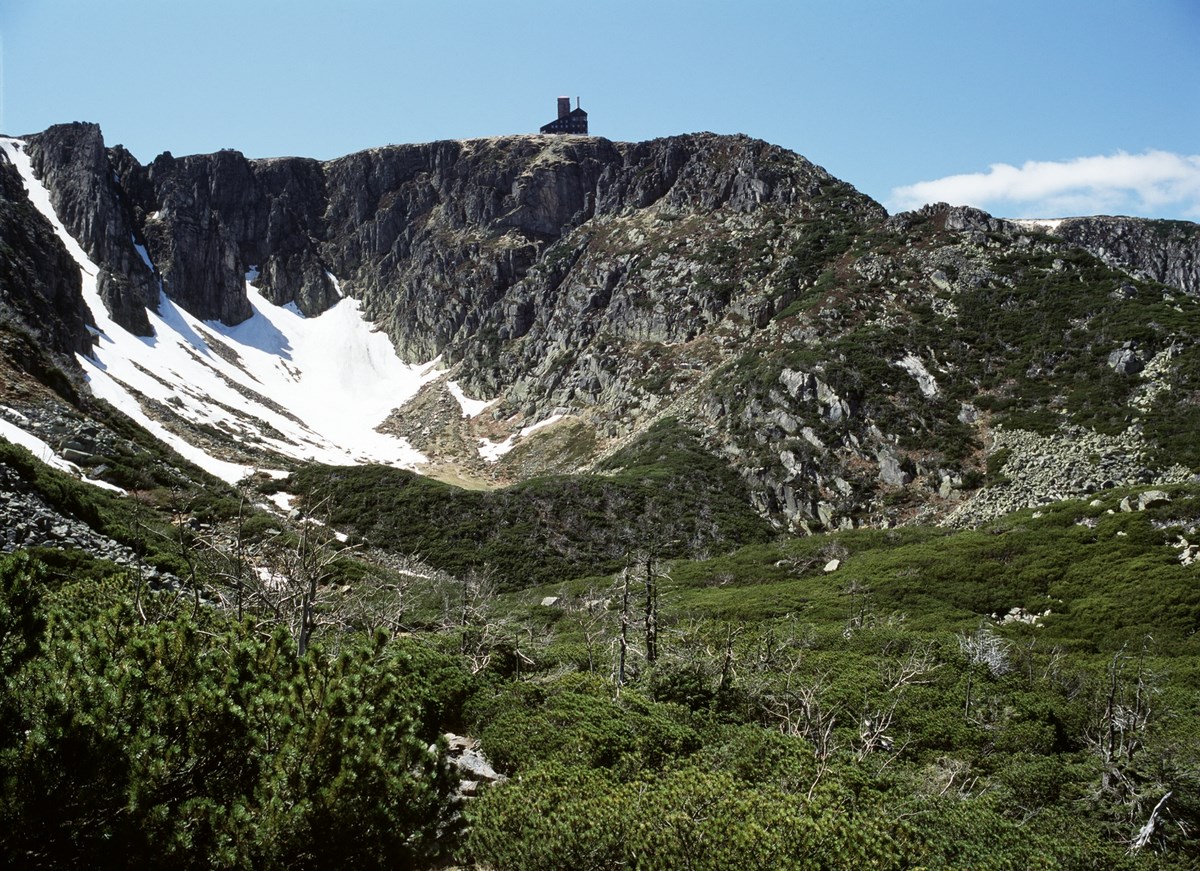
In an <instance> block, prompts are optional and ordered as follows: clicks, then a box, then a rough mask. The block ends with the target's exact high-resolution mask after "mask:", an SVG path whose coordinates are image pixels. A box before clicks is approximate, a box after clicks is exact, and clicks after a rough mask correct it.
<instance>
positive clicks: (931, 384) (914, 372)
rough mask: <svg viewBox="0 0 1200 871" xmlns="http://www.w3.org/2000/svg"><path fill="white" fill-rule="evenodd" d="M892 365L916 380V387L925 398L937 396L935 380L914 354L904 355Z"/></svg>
mask: <svg viewBox="0 0 1200 871" xmlns="http://www.w3.org/2000/svg"><path fill="white" fill-rule="evenodd" d="M892 365H893V366H899V367H900V368H901V369H903V370H904V371H905V372H907V373H908V374H909V375H911V376H912V377H913V378H915V379H917V387H919V388H920V389H921V393H922V394H924V395H925V396H926V397H930V396H937V393H938V384H937V380H936V379H935V378H934V377H933V376H932V375H930V374H929V370H928V369H926V368H925V364H924V363H922V362H921V358H920V357H917V356H916V355H915V354H905V355H904V356H903V357H901V358H900V359H899V360H897V361H896V362H895V363H893V364H892Z"/></svg>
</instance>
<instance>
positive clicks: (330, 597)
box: [0, 124, 1200, 871]
mask: <svg viewBox="0 0 1200 871" xmlns="http://www.w3.org/2000/svg"><path fill="white" fill-rule="evenodd" d="M1198 247H1200V227H1197V226H1196V225H1194V224H1187V223H1183V222H1164V221H1147V220H1137V219H1130V218H1118V217H1090V218H1067V219H1055V220H1042V221H1008V220H1003V219H999V218H995V217H993V216H990V215H987V214H985V213H983V212H981V211H978V210H975V209H969V208H959V207H951V206H948V205H945V204H934V205H929V206H926V207H925V208H922V209H919V210H916V211H913V212H906V213H903V214H899V215H888V214H886V212H885V211H884V209H883V208H882V207H881V206H879V205H878V204H877V203H874V202H872V201H871V200H870V199H869V198H867V197H864V196H863V195H861V194H860V193H858V192H857V191H855V190H854V188H852V187H851V186H850V185H848V184H846V183H845V182H842V181H839V180H837V179H835V178H832V177H831V176H829V175H828V174H827V173H826V172H824V171H823V170H822V169H820V168H819V167H816V166H813V165H812V164H811V163H809V162H808V161H806V160H805V159H804V158H802V157H800V156H798V155H795V154H792V153H790V152H787V151H785V150H783V149H780V148H777V147H774V146H771V145H768V144H766V143H763V142H759V141H756V140H752V139H749V138H746V137H742V136H732V137H731V136H715V135H711V134H695V135H689V136H679V137H672V138H669V139H663V140H656V141H653V142H646V143H614V142H608V141H606V140H603V139H598V138H589V137H577V136H572V137H553V136H545V137H542V136H515V137H502V138H496V139H488V140H473V141H467V142H440V143H429V144H424V145H404V146H392V147H388V148H380V149H373V150H370V151H366V152H362V153H360V154H354V155H349V156H347V157H344V158H340V159H338V160H333V161H328V162H319V161H313V160H305V159H301V158H280V159H273V160H248V159H246V158H245V157H243V156H242V155H240V154H238V153H237V152H233V151H223V152H219V153H217V154H212V155H198V156H191V157H183V158H174V157H172V156H171V155H169V154H167V155H162V156H160V157H159V158H157V159H155V160H154V161H153V162H151V163H150V164H149V165H148V166H142V165H141V164H139V163H138V162H137V161H136V160H135V159H134V158H133V156H132V155H130V154H129V153H128V152H127V151H126V150H125V149H123V148H121V147H120V146H117V147H108V146H106V145H105V143H104V141H103V138H102V136H101V134H100V131H99V128H97V127H96V126H95V125H86V124H72V125H62V126H58V127H54V128H51V129H50V130H47V131H45V132H44V133H40V134H35V135H32V136H28V137H24V138H22V139H9V138H0V551H3V553H2V554H0V779H2V780H3V782H4V785H5V788H4V789H3V790H0V819H2V821H3V822H2V824H0V856H3V857H5V859H6V860H7V864H9V865H12V866H14V867H23V868H24V867H30V868H39V867H47V868H55V867H64V866H74V865H85V866H97V867H108V866H111V865H122V864H124V865H129V864H137V865H139V866H146V867H158V866H164V865H172V866H174V865H180V866H181V867H191V866H192V865H195V866H196V867H205V868H207V867H213V866H221V867H224V866H239V867H241V866H245V867H276V866H278V867H282V866H287V867H328V866H330V865H335V866H336V865H345V864H354V865H358V866H362V867H405V868H408V867H413V868H444V867H449V866H450V864H451V863H453V865H454V866H455V867H472V868H497V869H509V868H512V869H527V868H561V867H564V866H570V867H581V868H583V867H588V868H592V867H595V868H599V867H605V868H608V867H618V866H620V867H684V866H687V867H693V866H695V867H704V868H714V869H715V868H734V867H736V868H742V867H746V868H749V867H756V868H757V867H762V868H767V867H769V868H790V867H809V866H811V865H812V863H813V861H814V859H813V857H820V862H821V863H822V865H823V867H829V868H847V869H849V868H861V867H864V866H868V865H869V866H871V867H878V868H889V869H897V871H899V869H903V868H912V867H930V868H934V867H936V868H984V867H986V868H1029V867H1047V868H1060V867H1061V868H1095V867H1105V868H1113V869H1119V868H1128V869H1141V868H1156V869H1164V868H1194V867H1196V863H1197V861H1200V847H1198V845H1197V840H1196V838H1195V832H1196V831H1197V827H1198V826H1200V758H1198V754H1197V745H1196V741H1195V735H1196V734H1197V732H1198V731H1200V701H1198V700H1200V670H1198V669H1197V667H1196V663H1197V662H1198V661H1200V660H1198V659H1197V653H1198V652H1200V632H1198V631H1197V630H1198V629H1200V585H1197V584H1196V582H1195V572H1196V571H1197V568H1196V566H1197V564H1198V560H1200V544H1197V543H1196V542H1197V530H1198V529H1200V484H1198V482H1197V479H1196V477H1195V472H1196V471H1197V468H1198V467H1200V443H1198V442H1197V440H1196V439H1195V432H1196V429H1197V427H1198V426H1200V346H1198V344H1197V339H1198V338H1200V336H1198V333H1200V318H1198V317H1197V315H1198V314H1200V310H1198V309H1197V305H1198V303H1197V296H1198V294H1200V282H1198V280H1197V271H1196V269H1197V249H1198ZM797 533H798V534H797ZM809 533H811V534H809ZM506 776H507V779H506Z"/></svg>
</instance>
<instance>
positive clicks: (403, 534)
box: [275, 420, 772, 590]
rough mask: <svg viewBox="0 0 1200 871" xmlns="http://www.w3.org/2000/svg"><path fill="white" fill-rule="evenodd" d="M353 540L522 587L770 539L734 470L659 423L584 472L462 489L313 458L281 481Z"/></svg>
mask: <svg viewBox="0 0 1200 871" xmlns="http://www.w3.org/2000/svg"><path fill="white" fill-rule="evenodd" d="M275 486H283V487H286V488H287V489H288V490H289V491H290V492H292V493H295V494H298V495H302V496H303V497H304V505H305V508H306V510H307V511H308V512H309V513H310V514H311V515H312V516H313V517H317V518H320V519H321V520H322V521H323V522H327V523H329V524H332V525H333V526H335V527H336V528H338V529H343V530H347V531H352V532H353V533H354V539H355V540H356V541H361V542H363V543H366V544H369V545H371V546H373V547H378V548H382V549H384V550H388V551H392V552H396V553H399V554H410V555H419V556H420V557H421V558H423V559H424V560H425V561H427V562H428V563H429V564H431V565H433V566H435V567H437V568H439V569H442V570H444V571H447V572H450V573H453V574H461V573H464V572H466V571H469V570H472V569H474V570H481V571H486V572H492V573H494V574H495V576H496V578H495V579H496V582H497V583H498V585H499V587H500V588H501V589H507V590H512V589H521V588H525V587H529V586H536V585H539V584H547V583H553V582H555V581H559V580H565V579H570V578H577V577H582V576H585V575H594V574H597V573H607V572H612V571H616V570H617V569H619V568H620V567H621V566H622V565H624V564H626V563H627V562H628V561H629V560H630V559H631V558H632V557H633V555H635V554H638V553H653V554H655V555H656V556H658V557H660V558H673V557H677V556H693V557H694V556H697V555H700V554H705V555H707V554H710V553H714V552H724V551H728V550H731V549H733V548H735V547H738V546H741V545H743V544H747V543H750V542H763V541H767V540H769V539H770V538H771V536H772V530H771V527H770V525H769V524H768V523H767V522H766V521H764V520H763V519H762V518H760V517H759V516H757V515H756V514H755V513H754V512H753V511H752V510H751V508H750V503H749V499H748V497H747V493H746V486H745V484H744V483H743V482H742V480H741V479H740V478H738V476H737V474H736V473H735V472H733V471H732V470H731V469H730V468H729V467H728V466H727V465H725V464H724V463H722V462H721V461H720V460H718V459H716V458H715V457H713V456H712V455H711V454H709V453H707V452H706V451H705V450H704V449H703V448H702V447H701V446H700V445H699V444H698V443H697V441H696V438H695V435H694V434H693V433H690V432H689V431H687V430H686V429H684V428H682V427H680V426H679V425H678V423H677V422H676V421H673V420H663V421H660V422H659V423H658V424H656V425H655V426H654V427H652V428H651V429H650V430H649V431H648V432H647V433H646V434H645V435H644V436H642V437H641V438H640V439H638V440H637V441H636V442H634V443H633V444H632V445H630V446H628V447H626V448H625V449H623V450H622V451H620V452H618V453H617V454H614V455H613V456H611V457H609V458H608V460H607V461H605V463H604V466H603V468H602V470H601V471H599V472H597V473H593V474H587V475H571V476H557V477H550V478H535V479H532V480H529V481H525V482H523V483H521V484H514V485H512V486H510V487H507V488H505V489H503V490H495V491H473V490H463V489H460V488H458V487H454V486H451V485H448V484H442V483H439V482H436V481H431V480H430V479H428V478H423V477H421V476H420V475H416V474H413V473H412V472H404V471H401V470H399V469H389V468H385V467H382V466H344V467H331V466H319V465H309V466H306V467H304V468H302V469H300V470H298V471H296V472H295V473H293V474H292V476H291V477H290V478H289V479H288V480H287V481H286V482H281V483H280V484H279V485H275Z"/></svg>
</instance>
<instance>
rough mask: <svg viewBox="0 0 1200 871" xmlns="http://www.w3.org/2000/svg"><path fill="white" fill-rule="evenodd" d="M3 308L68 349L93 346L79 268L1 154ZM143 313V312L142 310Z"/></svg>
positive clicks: (57, 346) (0, 291) (45, 341)
mask: <svg viewBox="0 0 1200 871" xmlns="http://www.w3.org/2000/svg"><path fill="white" fill-rule="evenodd" d="M0 309H2V310H3V312H4V315H5V317H4V320H5V321H11V322H14V323H16V324H19V325H21V326H23V327H25V328H26V329H29V330H31V331H33V332H34V334H35V335H37V336H38V338H39V339H40V340H41V341H42V343H43V345H45V346H46V347H48V348H52V349H55V350H58V351H61V352H64V353H74V352H79V353H86V352H87V350H88V349H89V348H90V347H91V343H92V342H91V337H90V335H89V333H88V330H87V323H88V316H87V309H86V307H85V306H84V304H83V297H82V296H81V295H80V276H79V270H78V268H76V266H75V261H73V260H72V259H71V256H70V255H69V254H68V253H67V250H66V249H65V248H64V247H63V245H62V243H61V242H60V241H59V240H58V237H57V236H56V235H55V234H54V229H53V228H52V227H51V226H50V223H49V222H48V221H47V220H46V219H45V218H43V217H42V216H41V215H40V214H39V213H38V212H37V211H36V210H35V209H34V208H33V206H31V205H30V204H29V201H28V200H27V199H26V196H25V188H24V186H23V185H22V183H21V179H20V177H19V176H18V175H17V171H16V169H14V168H13V166H12V165H11V164H10V163H8V161H7V159H6V158H5V157H4V155H3V154H0ZM143 315H144V312H143Z"/></svg>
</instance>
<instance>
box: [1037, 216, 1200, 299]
mask: <svg viewBox="0 0 1200 871" xmlns="http://www.w3.org/2000/svg"><path fill="white" fill-rule="evenodd" d="M1054 233H1055V234H1056V235H1058V236H1061V237H1062V238H1064V239H1066V240H1068V241H1069V242H1072V243H1073V244H1075V245H1078V246H1079V247H1080V248H1083V249H1084V250H1086V251H1089V252H1090V253H1092V254H1095V255H1096V256H1097V257H1099V258H1100V259H1101V260H1103V261H1104V262H1105V263H1107V264H1109V265H1110V266H1115V267H1117V268H1118V269H1122V270H1124V271H1126V272H1128V273H1130V274H1131V275H1134V276H1136V277H1138V278H1148V279H1153V280H1154V281H1158V282H1160V283H1162V284H1165V285H1167V286H1169V287H1173V288H1176V289H1178V290H1181V291H1183V292H1184V293H1187V294H1189V295H1191V296H1200V226H1197V225H1196V224H1193V223H1190V222H1188V221H1155V220H1147V219H1145V218H1123V217H1109V216H1106V215H1101V216H1097V217H1093V218H1067V219H1065V220H1063V221H1061V222H1059V224H1058V226H1057V227H1056V228H1055V230H1054Z"/></svg>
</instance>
